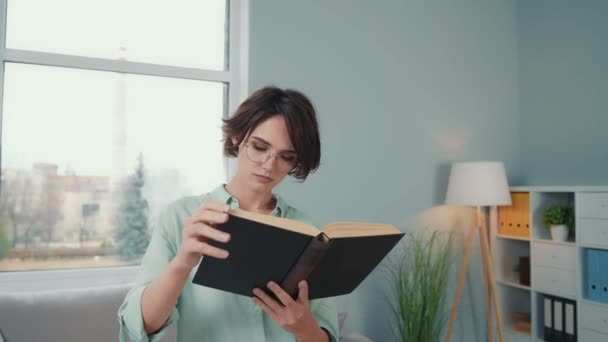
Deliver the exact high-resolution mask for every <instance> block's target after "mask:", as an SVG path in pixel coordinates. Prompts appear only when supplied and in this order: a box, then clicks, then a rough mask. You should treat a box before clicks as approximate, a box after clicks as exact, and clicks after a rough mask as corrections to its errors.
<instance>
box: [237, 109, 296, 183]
mask: <svg viewBox="0 0 608 342" xmlns="http://www.w3.org/2000/svg"><path fill="white" fill-rule="evenodd" d="M233 143H235V144H236V143H238V142H237V141H236V139H235V138H233ZM296 163H297V155H296V152H295V150H294V148H293V145H292V143H291V138H290V137H289V132H288V130H287V125H286V124H285V119H283V117H282V116H281V115H275V116H272V117H270V118H268V119H266V120H265V121H263V122H261V123H260V124H259V125H258V126H257V127H256V128H255V129H253V130H252V131H251V133H250V134H249V135H248V136H246V137H245V140H244V141H242V142H241V143H240V145H239V154H238V166H237V173H236V177H238V178H239V181H240V182H241V183H242V184H247V186H248V187H250V188H251V189H252V190H253V191H256V192H269V191H271V190H272V189H273V188H274V187H275V186H276V185H277V184H279V183H280V182H281V181H282V180H283V178H285V176H286V175H287V173H289V171H291V170H293V168H294V167H295V166H296Z"/></svg>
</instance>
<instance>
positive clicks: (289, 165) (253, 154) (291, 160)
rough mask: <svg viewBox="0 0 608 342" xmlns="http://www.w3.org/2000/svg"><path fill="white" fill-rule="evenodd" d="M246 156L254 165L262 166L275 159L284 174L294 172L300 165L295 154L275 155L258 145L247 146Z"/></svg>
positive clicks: (249, 144) (250, 144) (247, 144)
mask: <svg viewBox="0 0 608 342" xmlns="http://www.w3.org/2000/svg"><path fill="white" fill-rule="evenodd" d="M245 155H247V158H249V160H251V161H252V162H254V163H258V164H262V163H265V162H266V161H268V160H269V159H270V158H272V157H274V159H276V161H277V168H278V169H279V170H280V171H282V172H289V171H292V170H293V169H294V168H295V167H296V166H297V165H298V158H297V156H296V154H295V153H291V152H286V153H279V154H274V153H271V152H270V149H268V147H266V146H262V145H258V144H256V143H251V142H249V143H246V144H245Z"/></svg>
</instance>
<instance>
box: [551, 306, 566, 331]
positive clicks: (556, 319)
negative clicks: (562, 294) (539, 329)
mask: <svg viewBox="0 0 608 342" xmlns="http://www.w3.org/2000/svg"><path fill="white" fill-rule="evenodd" d="M563 304H564V303H563V302H562V301H561V300H559V299H557V298H554V299H553V340H554V341H560V342H561V341H565V340H566V338H565V335H566V333H565V331H564V314H563V313H564V312H563V310H564V305H563Z"/></svg>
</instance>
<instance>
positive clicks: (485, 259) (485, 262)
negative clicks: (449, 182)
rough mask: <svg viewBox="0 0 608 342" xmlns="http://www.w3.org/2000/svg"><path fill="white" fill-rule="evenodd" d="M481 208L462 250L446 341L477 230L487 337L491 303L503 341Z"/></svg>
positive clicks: (449, 336) (501, 341)
mask: <svg viewBox="0 0 608 342" xmlns="http://www.w3.org/2000/svg"><path fill="white" fill-rule="evenodd" d="M482 217H483V216H482V215H481V208H480V207H477V217H476V219H477V223H476V225H475V227H471V229H470V230H469V234H468V237H467V241H466V248H465V250H464V258H463V260H462V265H461V268H460V276H459V278H458V288H457V289H456V296H455V297H454V304H453V305H452V312H451V314H450V324H449V327H448V333H447V335H446V338H445V340H446V342H449V341H450V338H451V337H452V330H453V329H454V322H455V320H456V313H457V311H458V304H459V303H460V294H461V293H462V287H463V285H464V277H465V275H466V273H467V268H468V267H469V261H470V259H471V250H472V248H473V241H474V240H475V235H477V234H476V233H477V232H479V240H480V244H481V262H482V266H483V273H484V275H483V281H484V294H485V302H486V314H487V321H488V338H489V341H490V342H491V341H492V339H493V336H494V331H493V329H492V318H493V317H492V304H494V305H493V306H494V313H495V314H496V326H497V328H498V337H499V340H500V342H504V340H505V337H504V333H503V326H502V319H501V316H500V311H501V307H500V303H499V301H498V295H497V293H496V282H495V281H494V268H493V266H492V257H491V256H490V246H489V243H488V233H487V231H486V225H485V224H484V223H483V221H482Z"/></svg>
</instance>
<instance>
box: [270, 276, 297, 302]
mask: <svg viewBox="0 0 608 342" xmlns="http://www.w3.org/2000/svg"><path fill="white" fill-rule="evenodd" d="M268 288H269V289H270V290H271V291H272V292H274V294H275V295H276V296H277V298H279V300H280V301H281V303H283V305H284V306H290V305H292V304H293V303H294V301H293V298H291V296H290V295H289V294H288V293H287V292H285V290H283V288H281V287H280V286H279V284H277V283H275V282H274V281H271V282H269V283H268Z"/></svg>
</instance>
